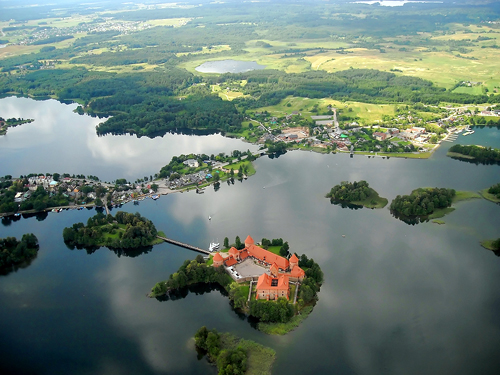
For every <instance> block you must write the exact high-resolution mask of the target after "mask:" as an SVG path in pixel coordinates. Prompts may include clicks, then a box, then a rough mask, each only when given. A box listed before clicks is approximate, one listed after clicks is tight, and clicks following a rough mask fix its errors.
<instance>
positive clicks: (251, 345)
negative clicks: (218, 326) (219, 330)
mask: <svg viewBox="0 0 500 375" xmlns="http://www.w3.org/2000/svg"><path fill="white" fill-rule="evenodd" d="M221 344H222V345H221V346H222V349H236V348H237V347H241V348H243V349H244V350H246V352H247V370H246V372H245V374H246V375H271V369H272V366H273V363H274V360H275V357H276V352H275V351H274V350H273V349H271V348H268V347H266V346H263V345H260V344H258V343H256V342H254V341H251V340H244V339H239V338H237V337H235V336H233V335H231V334H230V333H223V334H221Z"/></svg>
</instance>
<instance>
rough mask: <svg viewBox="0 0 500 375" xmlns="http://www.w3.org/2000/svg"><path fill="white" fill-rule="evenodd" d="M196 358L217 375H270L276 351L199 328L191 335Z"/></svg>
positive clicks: (229, 335) (226, 334)
mask: <svg viewBox="0 0 500 375" xmlns="http://www.w3.org/2000/svg"><path fill="white" fill-rule="evenodd" d="M194 340H195V345H196V350H197V352H198V354H199V355H207V359H208V361H209V362H211V363H212V364H213V365H215V366H217V370H218V374H219V375H233V374H240V375H242V374H246V375H271V368H272V365H273V363H274V359H275V356H276V352H275V351H274V350H273V349H271V348H268V347H265V346H263V345H260V344H258V343H256V342H254V341H250V340H244V339H240V338H237V337H235V336H233V335H231V334H230V333H219V332H217V330H215V329H212V330H208V329H207V327H205V326H203V327H201V328H200V329H199V330H198V331H197V332H196V334H195V336H194Z"/></svg>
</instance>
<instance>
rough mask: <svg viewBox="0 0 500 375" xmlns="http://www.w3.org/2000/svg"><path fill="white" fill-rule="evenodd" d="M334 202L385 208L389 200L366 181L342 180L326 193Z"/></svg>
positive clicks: (350, 205)
mask: <svg viewBox="0 0 500 375" xmlns="http://www.w3.org/2000/svg"><path fill="white" fill-rule="evenodd" d="M326 197H327V198H330V201H331V203H332V204H341V205H342V206H343V207H344V205H346V206H349V207H353V206H354V207H367V208H384V207H385V206H386V205H387V203H388V200H387V199H386V198H382V197H380V196H379V195H378V193H377V192H376V191H375V190H373V189H372V188H371V187H370V186H369V185H368V182H366V181H354V182H348V181H342V182H341V183H340V184H339V185H335V186H334V187H333V188H332V189H331V190H330V192H329V193H328V194H327V195H326Z"/></svg>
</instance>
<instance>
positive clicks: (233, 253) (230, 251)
mask: <svg viewBox="0 0 500 375" xmlns="http://www.w3.org/2000/svg"><path fill="white" fill-rule="evenodd" d="M229 254H231V255H236V254H238V250H237V249H236V248H235V247H232V248H230V249H229Z"/></svg>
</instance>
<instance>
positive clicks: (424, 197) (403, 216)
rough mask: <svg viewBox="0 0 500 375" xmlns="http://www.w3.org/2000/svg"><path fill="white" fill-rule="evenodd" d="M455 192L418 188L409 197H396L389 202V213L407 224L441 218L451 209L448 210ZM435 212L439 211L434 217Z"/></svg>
mask: <svg viewBox="0 0 500 375" xmlns="http://www.w3.org/2000/svg"><path fill="white" fill-rule="evenodd" d="M455 195H456V191H455V190H453V189H446V188H419V189H415V190H413V191H412V192H411V194H410V195H398V196H397V197H396V198H394V200H393V201H392V202H391V205H390V209H391V213H392V214H393V215H394V216H395V217H397V218H398V219H400V220H402V221H405V222H407V223H408V224H414V223H418V222H420V221H425V220H428V219H432V218H437V217H442V216H444V215H445V214H446V213H448V212H451V211H452V210H453V209H448V210H446V209H447V208H449V207H450V206H451V204H452V202H453V198H454V197H455ZM437 210H441V211H439V212H438V213H437V214H436V215H435V216H432V214H435V213H436V211H437Z"/></svg>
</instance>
